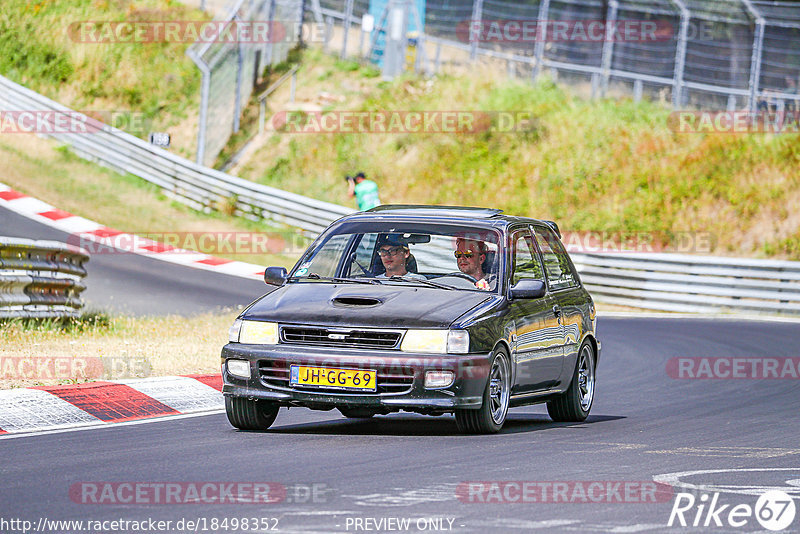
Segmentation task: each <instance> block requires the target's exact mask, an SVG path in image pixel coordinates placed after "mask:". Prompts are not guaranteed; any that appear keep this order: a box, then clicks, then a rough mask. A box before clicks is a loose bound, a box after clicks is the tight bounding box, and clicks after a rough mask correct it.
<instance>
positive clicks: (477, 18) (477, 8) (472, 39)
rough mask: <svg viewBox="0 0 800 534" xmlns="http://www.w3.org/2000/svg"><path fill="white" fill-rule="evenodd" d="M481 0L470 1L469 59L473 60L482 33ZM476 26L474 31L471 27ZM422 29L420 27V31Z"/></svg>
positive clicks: (475, 57)
mask: <svg viewBox="0 0 800 534" xmlns="http://www.w3.org/2000/svg"><path fill="white" fill-rule="evenodd" d="M482 22H483V0H474V2H473V3H472V18H471V19H470V21H469V59H470V60H472V61H475V60H476V59H477V57H478V43H480V41H481V35H482V34H483V25H482ZM474 28H477V30H478V31H477V35H475V33H476V32H473V29H474ZM421 30H422V29H421V28H420V31H421Z"/></svg>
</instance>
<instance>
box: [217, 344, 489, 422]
mask: <svg viewBox="0 0 800 534" xmlns="http://www.w3.org/2000/svg"><path fill="white" fill-rule="evenodd" d="M230 358H234V359H241V360H247V361H248V362H249V363H250V378H249V379H242V378H238V377H235V376H233V375H231V374H230V373H228V370H227V366H226V365H225V361H226V360H227V359H230ZM291 365H309V366H318V367H328V368H334V369H338V368H341V369H374V370H376V371H377V372H378V390H377V391H375V392H360V391H359V392H357V391H342V390H336V389H312V388H305V387H298V386H291V385H290V384H289V380H288V372H289V371H288V370H289V368H290V366H291ZM430 370H449V371H453V373H454V374H455V380H454V381H453V384H452V385H450V386H449V387H446V388H439V389H426V388H425V372H426V371H430ZM488 372H489V354H464V355H452V354H411V353H407V352H400V351H397V350H374V349H369V350H367V349H339V348H332V347H316V346H314V347H311V346H298V345H288V344H280V345H247V344H240V343H229V344H227V345H225V347H223V349H222V380H223V387H222V393H223V394H224V395H226V396H231V397H244V398H248V399H257V400H265V401H270V402H276V403H278V404H279V405H282V406H304V407H307V408H312V409H322V410H329V409H331V408H340V407H342V408H363V409H369V410H374V411H377V412H392V411H399V410H405V411H413V412H420V413H444V412H452V411H453V410H455V409H456V408H467V409H469V408H479V407H480V406H481V403H482V401H483V392H484V390H485V388H486V380H487V377H488Z"/></svg>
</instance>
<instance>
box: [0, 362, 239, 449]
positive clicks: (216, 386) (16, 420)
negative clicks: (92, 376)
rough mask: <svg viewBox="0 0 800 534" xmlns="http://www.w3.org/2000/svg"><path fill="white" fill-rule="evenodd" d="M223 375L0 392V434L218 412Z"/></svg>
mask: <svg viewBox="0 0 800 534" xmlns="http://www.w3.org/2000/svg"><path fill="white" fill-rule="evenodd" d="M224 407H225V403H224V400H223V397H222V376H220V375H190V376H166V377H159V378H144V379H131V380H114V381H108V382H102V381H100V382H87V383H84V384H73V385H66V386H46V387H36V388H24V389H23V388H20V389H8V390H2V391H0V435H3V434H13V433H24V432H38V431H44V430H61V429H70V428H78V427H87V426H105V425H112V424H115V423H121V422H127V421H135V420H140V419H151V418H154V417H164V416H170V415H172V416H174V415H183V414H196V413H202V412H216V411H219V410H222V409H223V408H224Z"/></svg>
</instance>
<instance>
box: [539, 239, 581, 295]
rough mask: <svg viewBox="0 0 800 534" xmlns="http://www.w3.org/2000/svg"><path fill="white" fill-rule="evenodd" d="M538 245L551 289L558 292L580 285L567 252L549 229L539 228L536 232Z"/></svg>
mask: <svg viewBox="0 0 800 534" xmlns="http://www.w3.org/2000/svg"><path fill="white" fill-rule="evenodd" d="M534 235H535V236H536V244H537V245H538V247H539V251H540V252H541V253H542V261H543V262H544V270H545V274H546V275H547V281H548V283H549V286H550V289H553V290H558V289H565V288H568V287H575V286H577V285H578V279H577V277H576V276H575V273H574V272H573V271H572V267H571V266H570V263H569V257H568V256H567V251H566V250H565V249H564V246H563V245H562V244H561V241H559V240H558V237H556V234H555V233H553V231H552V230H550V229H549V228H544V227H539V226H537V227H536V228H535V231H534Z"/></svg>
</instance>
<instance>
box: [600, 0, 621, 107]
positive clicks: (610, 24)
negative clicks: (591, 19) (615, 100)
mask: <svg viewBox="0 0 800 534" xmlns="http://www.w3.org/2000/svg"><path fill="white" fill-rule="evenodd" d="M618 9H619V2H617V0H610V1H609V2H608V14H607V15H606V36H605V37H606V40H605V42H604V43H603V57H602V59H601V62H602V69H603V84H602V88H601V90H600V92H601V94H602V96H606V92H608V82H609V79H610V78H611V59H612V56H613V55H614V33H615V31H616V29H617V28H616V27H617V10H618Z"/></svg>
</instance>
